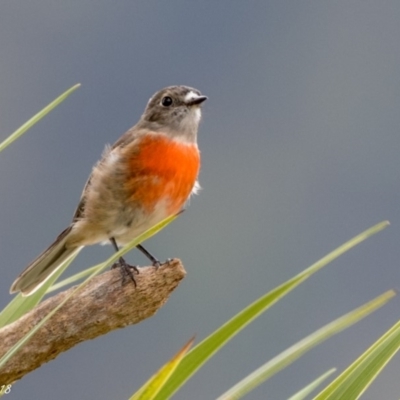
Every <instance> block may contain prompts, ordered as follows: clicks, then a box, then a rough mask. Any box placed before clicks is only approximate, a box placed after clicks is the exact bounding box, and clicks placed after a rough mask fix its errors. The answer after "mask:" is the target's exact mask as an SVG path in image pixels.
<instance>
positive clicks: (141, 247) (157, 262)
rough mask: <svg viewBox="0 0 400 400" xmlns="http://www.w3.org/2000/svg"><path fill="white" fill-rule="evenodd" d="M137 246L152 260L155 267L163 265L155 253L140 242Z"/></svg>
mask: <svg viewBox="0 0 400 400" xmlns="http://www.w3.org/2000/svg"><path fill="white" fill-rule="evenodd" d="M136 248H137V249H138V250H140V251H141V252H142V253H143V254H144V255H145V256H146V257H147V258H148V259H149V260H150V261H151V262H152V264H153V267H156V268H158V267H159V266H160V265H161V263H160V261H159V260H157V258H155V257H154V256H153V254H151V253H150V252H149V251H147V250H146V249H145V248H144V247H143V246H142V245H141V244H138V245H137V246H136Z"/></svg>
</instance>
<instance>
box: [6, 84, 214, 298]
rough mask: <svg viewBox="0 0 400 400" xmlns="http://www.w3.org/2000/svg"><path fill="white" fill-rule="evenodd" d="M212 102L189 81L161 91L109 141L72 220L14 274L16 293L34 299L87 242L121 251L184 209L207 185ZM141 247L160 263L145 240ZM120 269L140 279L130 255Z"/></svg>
mask: <svg viewBox="0 0 400 400" xmlns="http://www.w3.org/2000/svg"><path fill="white" fill-rule="evenodd" d="M205 100H207V96H204V95H202V94H201V92H200V91H199V90H197V89H195V88H192V87H189V86H183V85H179V86H169V87H166V88H164V89H162V90H160V91H158V92H157V93H155V94H154V95H153V96H152V97H151V98H150V100H149V101H148V103H147V106H146V108H145V110H144V112H143V114H142V116H141V117H140V119H139V121H138V122H137V124H136V125H134V126H133V127H132V128H130V129H129V130H128V131H127V132H125V133H124V134H123V135H122V136H121V137H120V138H119V139H118V140H117V141H116V142H115V143H114V144H113V145H112V146H109V145H108V146H106V148H105V150H104V152H103V154H102V156H101V158H100V160H99V161H98V162H97V164H95V165H94V167H93V169H92V172H91V174H90V176H89V178H88V180H87V182H86V185H85V186H84V189H83V192H82V195H81V198H80V201H79V203H78V206H77V208H76V211H75V214H74V215H73V218H72V222H71V223H70V225H69V226H68V227H67V228H66V229H65V230H63V231H62V232H61V233H60V235H59V236H58V237H57V238H56V240H55V241H54V242H53V243H52V244H51V245H50V246H49V247H48V248H47V249H46V250H45V251H43V252H42V253H41V254H40V255H39V256H38V257H37V258H36V259H35V260H34V261H32V262H31V263H30V264H29V265H28V266H27V267H26V268H25V270H24V271H23V272H22V273H21V274H20V275H19V276H18V277H17V278H16V279H15V281H14V283H13V284H12V285H11V288H10V293H15V292H21V293H22V295H23V296H29V295H31V294H32V293H34V292H35V291H36V290H38V289H39V288H40V287H41V286H42V285H43V284H44V283H45V282H46V281H47V280H48V279H49V278H50V277H51V276H52V275H53V274H54V273H55V272H56V271H57V270H58V269H59V268H60V267H61V265H62V264H63V262H65V261H66V260H68V259H69V258H71V257H72V256H73V255H74V254H76V253H77V252H79V251H80V250H81V249H82V248H83V247H84V246H89V245H93V244H98V243H101V244H107V243H111V244H112V245H113V247H114V249H115V250H116V251H118V249H119V247H120V246H122V245H124V244H126V243H128V242H130V241H131V240H132V239H133V238H135V237H137V236H138V235H140V234H141V233H143V232H144V231H146V230H147V229H149V228H151V227H152V226H154V225H155V224H157V223H158V222H161V221H162V220H163V219H165V218H167V217H168V216H171V215H174V214H177V213H179V212H180V211H181V210H182V208H183V207H184V205H185V203H186V202H187V200H188V199H189V197H190V196H191V195H192V194H195V193H197V192H198V190H199V188H200V186H199V184H198V175H199V170H200V152H199V148H198V144H197V133H198V128H199V123H200V120H201V108H202V104H203V103H204V101H205ZM137 248H138V249H139V250H140V251H141V252H142V253H144V254H145V255H146V256H147V257H148V258H149V259H150V261H151V262H152V263H153V265H154V266H156V267H158V266H159V265H160V262H159V261H158V259H157V258H156V257H154V256H153V255H152V254H151V253H150V252H148V251H147V250H146V249H145V248H144V247H143V246H142V245H141V244H139V245H138V246H137ZM118 266H120V267H121V272H122V274H123V275H124V274H125V275H129V276H130V277H131V279H132V280H133V282H134V283H135V280H134V277H133V274H132V270H131V268H134V269H135V270H136V272H138V271H137V268H136V267H132V266H130V265H129V264H127V263H126V262H125V260H124V259H123V258H120V260H119V262H118ZM114 267H115V265H114ZM135 285H136V283H135Z"/></svg>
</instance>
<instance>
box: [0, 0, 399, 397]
mask: <svg viewBox="0 0 400 400" xmlns="http://www.w3.org/2000/svg"><path fill="white" fill-rule="evenodd" d="M399 18H400V3H399V2H398V1H379V2H378V1H351V2H348V1H335V2H313V1H303V2H297V1H251V2H244V1H242V2H239V1H219V2H210V1H203V2H194V1H192V2H188V1H177V0H172V1H168V2H167V1H161V0H159V1H136V2H132V1H119V2H109V1H85V0H79V1H75V0H74V1H68V2H54V1H45V0H35V1H30V2H22V1H18V0H16V1H12V2H11V1H3V2H1V5H0V55H1V56H0V138H1V139H3V138H5V137H7V136H8V135H9V134H10V133H11V132H12V131H14V130H15V129H16V128H17V127H19V126H20V125H21V124H22V123H23V122H25V121H26V120H27V119H28V118H29V117H31V116H32V115H33V114H35V113H36V112H37V111H39V110H40V109H41V108H42V107H43V106H45V105H46V104H48V103H49V102H50V101H51V100H53V99H54V98H55V97H56V96H58V95H59V94H60V93H61V92H63V91H64V90H66V89H67V88H69V87H70V86H72V85H73V84H75V83H78V82H80V83H82V87H81V88H80V89H79V90H78V91H77V92H75V93H74V94H73V95H72V96H71V97H70V98H69V99H68V100H67V101H66V102H64V103H63V104H62V105H61V106H60V107H58V108H57V109H56V110H55V111H54V112H52V113H51V114H50V115H49V116H47V117H46V118H45V119H44V120H42V121H41V122H40V123H39V124H37V125H36V126H35V127H34V128H33V129H31V130H30V131H29V132H28V134H26V135H25V136H24V137H23V138H22V139H20V140H18V142H16V143H15V144H13V145H12V146H11V147H9V148H7V150H6V151H4V152H2V153H1V155H0V171H1V173H0V190H1V208H0V227H1V229H0V252H1V259H2V266H1V272H2V279H1V282H0V284H1V290H0V308H2V307H4V306H5V305H6V304H7V303H8V301H9V300H10V299H11V297H10V296H9V294H8V290H9V287H10V285H11V283H12V281H13V280H14V278H15V277H16V275H17V274H19V273H20V272H21V270H22V269H23V268H24V267H25V266H26V264H27V263H28V262H30V261H31V260H32V259H33V258H34V257H36V256H37V255H38V253H39V252H40V251H42V250H43V249H44V248H45V247H46V246H47V245H49V244H50V242H51V241H52V240H53V239H54V238H55V236H56V235H57V234H58V233H59V232H60V231H61V230H62V229H63V228H65V227H66V226H67V224H68V223H69V221H70V219H71V216H72V213H73V211H74V208H75V206H76V204H77V202H78V199H79V197H80V193H81V190H82V187H83V185H84V183H85V181H86V178H87V176H88V174H89V172H90V170H91V167H92V165H93V164H94V163H95V162H96V160H97V159H98V158H99V157H100V154H101V152H102V150H103V148H104V145H105V144H106V143H112V142H114V141H115V140H116V139H117V138H118V137H119V136H120V135H121V134H122V133H123V132H124V131H125V130H126V129H128V128H129V127H130V126H131V125H133V124H134V123H135V122H136V121H137V119H138V118H139V116H140V114H141V113H142V111H143V108H144V106H145V104H146V102H147V100H148V98H149V97H150V96H151V95H152V94H153V93H154V92H155V91H157V90H159V89H160V88H162V87H164V86H168V85H172V84H185V85H190V86H194V87H196V88H198V89H200V90H201V91H202V92H203V93H204V94H206V95H207V96H209V101H208V102H207V103H206V104H205V107H204V112H203V122H202V125H201V128H200V135H199V145H200V148H201V151H202V169H201V176H200V183H201V185H202V187H203V190H202V191H201V193H200V195H199V196H196V197H195V198H193V199H192V201H191V204H190V207H189V209H188V211H187V212H186V213H185V214H184V215H182V217H181V218H179V220H178V221H176V222H175V223H174V224H173V225H171V226H169V227H168V228H167V229H166V230H165V231H163V232H162V233H160V234H159V235H158V236H157V237H154V238H152V239H151V240H150V241H149V242H148V243H146V245H147V246H146V247H148V248H149V250H151V251H152V252H154V253H155V254H156V255H157V256H158V257H159V258H161V259H165V258H167V257H180V258H181V259H182V260H183V263H184V265H185V267H186V269H187V272H188V275H187V278H186V279H185V281H184V282H183V283H182V284H181V286H180V287H179V288H178V289H177V290H176V292H175V293H174V294H173V296H172V297H171V299H170V301H169V302H168V303H167V304H166V306H165V307H164V308H163V309H161V310H160V311H159V313H158V314H157V315H156V316H154V317H153V318H151V319H149V320H147V321H145V322H143V323H141V324H139V325H137V326H131V327H127V328H125V329H123V330H119V331H116V332H113V333H111V334H109V335H107V336H105V337H101V338H98V339H96V340H93V341H91V342H86V343H83V344H81V345H79V346H77V347H75V348H74V349H72V350H71V351H69V352H68V353H66V354H63V355H61V356H60V357H58V358H57V359H56V360H55V361H52V362H50V363H48V364H47V365H44V366H43V367H42V368H40V369H39V370H37V371H34V372H33V373H31V374H29V375H28V376H26V377H25V378H24V379H23V380H22V381H20V382H18V384H16V385H15V386H14V387H13V389H12V394H10V395H8V396H7V399H27V398H34V399H56V398H57V399H59V400H63V399H70V398H71V396H72V397H73V398H79V399H95V398H96V399H126V398H128V397H129V395H130V394H131V393H132V392H133V391H134V390H135V389H137V388H138V387H139V386H140V385H141V384H142V383H143V382H145V381H146V380H147V378H148V377H149V376H150V375H151V374H153V373H154V372H155V371H156V370H157V369H158V368H159V367H160V366H161V365H162V364H163V363H164V362H166V361H167V360H168V359H169V358H170V357H171V356H172V355H173V354H174V353H175V352H176V351H177V350H178V349H179V348H180V347H181V346H182V345H183V344H184V343H185V342H186V341H187V340H188V339H189V338H190V337H191V336H192V335H193V334H196V338H197V341H200V340H201V339H203V338H204V337H205V336H206V335H208V334H209V333H211V332H212V331H213V330H214V329H216V328H217V327H218V326H220V325H221V324H222V323H224V322H225V321H226V320H227V319H229V318H230V317H231V316H233V315H234V314H235V313H237V312H238V311H239V310H241V309H242V308H243V307H245V306H246V305H248V304H249V303H250V302H252V301H253V300H255V299H256V298H258V297H259V296H261V295H262V294H264V293H266V292H267V291H269V290H271V289H272V288H274V287H275V286H277V285H278V284H280V283H282V282H283V281H285V280H286V279H288V278H290V277H292V276H293V275H295V274H297V273H298V272H300V271H301V270H303V269H304V268H305V267H307V266H308V265H310V264H311V263H313V262H314V261H316V260H317V259H319V258H320V257H322V256H323V255H325V254H326V253H327V252H329V251H330V250H332V249H334V248H335V247H336V246H338V245H340V244H341V243H343V242H344V241H346V240H347V239H349V238H351V237H352V236H354V235H355V234H357V233H359V232H361V231H362V230H364V229H366V228H368V227H369V226H371V225H373V224H375V223H377V222H379V221H381V220H383V219H389V220H390V221H391V223H392V225H391V226H390V227H389V228H388V229H386V230H385V231H384V232H382V233H380V234H379V235H377V236H375V237H373V238H372V239H370V240H368V241H367V242H365V243H363V244H362V245H360V246H358V247H357V248H356V249H354V250H352V251H351V252H350V253H348V254H346V255H345V256H343V257H341V258H340V259H339V260H337V261H335V262H334V263H333V264H332V265H330V266H329V267H327V268H326V269H324V270H323V271H321V272H319V273H318V274H317V275H315V276H314V277H312V278H311V279H310V280H308V281H307V282H306V283H304V284H303V285H302V286H301V287H300V288H298V289H297V290H295V291H294V292H293V293H291V294H290V295H289V296H287V297H286V298H285V299H284V300H282V301H281V302H279V303H278V304H277V305H276V306H274V307H273V308H272V309H271V310H270V311H269V312H268V313H266V314H264V315H263V316H262V317H261V318H259V319H258V320H257V321H256V322H255V323H253V324H252V325H251V326H249V327H247V328H246V329H245V330H244V331H243V332H242V333H241V334H240V335H239V336H237V337H236V338H235V339H234V340H233V341H232V342H231V343H229V345H227V346H226V347H225V348H224V350H223V351H221V352H220V353H219V354H218V355H217V356H215V357H214V358H213V359H212V360H211V361H210V362H209V363H208V364H207V365H205V367H204V368H203V369H202V370H201V371H200V372H199V373H198V374H197V375H196V376H195V377H194V378H193V379H192V380H191V381H190V382H189V383H188V384H187V385H186V386H185V387H184V389H183V390H181V391H180V392H179V394H177V395H176V396H175V397H174V398H175V399H194V400H197V399H199V400H202V399H213V398H215V397H217V396H218V395H220V394H221V393H222V392H224V391H225V390H226V389H228V388H229V387H231V386H232V385H233V384H234V383H236V382H237V381H238V380H240V379H241V378H243V377H244V376H245V375H247V374H248V373H250V372H251V371H252V370H254V369H255V368H257V367H259V366H260V365H261V364H262V363H264V362H266V361H267V360H269V359H270V358H272V357H273V356H274V355H276V354H278V353H279V352H281V351H282V350H284V349H285V348H287V347H288V346H289V345H291V344H293V343H295V342H296V341H298V340H300V339H301V338H302V337H304V336H306V335H307V334H309V333H311V332H312V331H314V330H316V329H317V328H319V327H321V326H322V325H324V324H326V323H328V322H329V321H331V320H333V319H334V318H337V317H339V316H340V315H342V314H344V313H345V312H348V311H350V310H351V309H353V308H355V307H357V306H360V305H361V304H363V303H364V302H366V301H368V300H370V299H372V298H373V297H375V296H377V295H379V294H381V293H382V292H384V291H386V290H387V289H389V288H398V287H399V281H400V276H399V255H400V246H399V243H400V213H399V205H400V201H399V200H400V175H399V152H400V133H399V132H400V112H399V100H400V78H399V77H400V45H399V43H400V23H399ZM111 251H112V249H111V247H100V246H95V247H92V248H88V249H85V250H84V251H83V252H82V253H81V254H80V256H79V257H78V259H77V261H76V263H75V264H74V265H73V266H72V267H71V269H70V271H69V273H74V272H77V271H79V270H82V269H83V268H85V267H88V266H91V265H93V264H95V263H97V262H99V261H102V260H104V259H105V258H106V257H107V256H109V255H110V254H111ZM128 260H129V261H130V262H132V263H133V262H138V263H141V264H143V263H146V260H145V259H144V258H143V257H142V256H141V255H140V254H139V253H138V252H132V253H131V254H130V255H129V256H128ZM399 314H400V312H399V300H398V299H394V300H393V301H392V302H391V303H390V304H388V305H387V306H385V307H384V309H381V310H379V311H378V312H376V313H375V314H373V315H372V316H370V317H369V318H367V319H366V320H364V321H362V322H361V323H359V324H358V325H357V326H355V327H352V328H351V329H349V330H348V331H346V332H344V333H342V334H340V335H338V336H336V337H334V338H333V339H331V340H329V341H328V342H326V343H325V344H323V345H322V346H320V347H319V348H317V349H314V350H313V351H311V352H310V353H309V354H307V355H306V356H305V357H303V358H302V359H300V360H299V361H297V362H296V363H295V364H293V365H292V366H290V367H289V368H288V369H287V370H285V371H283V372H282V373H280V374H279V375H277V376H275V377H274V378H273V379H271V380H270V381H268V382H267V383H265V384H264V385H263V386H261V387H260V388H259V389H257V390H256V391H254V392H253V393H252V394H250V395H249V396H248V397H247V398H248V399H264V398H269V399H285V398H287V397H289V396H290V395H291V394H293V392H295V391H297V390H298V389H300V388H301V387H303V386H304V385H306V384H307V383H308V382H310V381H311V380H312V379H314V378H315V377H316V376H318V375H319V374H321V373H322V372H324V371H326V370H327V369H329V368H331V367H333V366H335V367H337V368H339V370H343V369H344V368H345V367H346V366H347V365H348V364H349V363H350V362H352V361H353V360H354V359H355V358H356V357H357V356H358V355H359V354H361V353H362V352H363V351H364V350H365V349H366V348H367V347H368V346H369V345H370V344H371V343H372V342H373V341H374V340H376V339H377V338H378V337H379V336H380V335H381V334H382V333H383V332H384V331H386V330H387V329H388V328H389V327H390V326H392V324H393V323H394V322H396V321H397V320H398V318H399ZM399 368H400V360H399V358H394V360H393V361H392V362H391V363H390V364H389V366H388V367H387V368H386V369H385V371H384V372H383V373H382V375H381V376H380V377H379V378H378V379H377V380H376V381H375V383H374V384H373V385H372V386H371V388H370V390H369V391H368V392H367V394H365V395H364V397H363V398H364V399H380V400H385V399H394V398H398V397H399V393H400V381H399V379H398V376H399Z"/></svg>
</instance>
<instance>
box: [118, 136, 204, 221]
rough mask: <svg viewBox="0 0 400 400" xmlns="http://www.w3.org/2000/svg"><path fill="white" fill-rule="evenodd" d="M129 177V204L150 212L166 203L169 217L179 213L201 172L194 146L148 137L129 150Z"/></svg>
mask: <svg viewBox="0 0 400 400" xmlns="http://www.w3.org/2000/svg"><path fill="white" fill-rule="evenodd" d="M126 156H127V157H128V158H129V165H130V175H129V178H128V179H127V181H126V187H125V189H126V190H127V191H128V192H129V193H130V200H131V201H132V202H139V203H140V204H141V205H142V206H143V207H144V208H145V209H146V210H147V211H149V212H151V211H152V209H154V207H155V206H156V204H157V203H158V202H159V201H165V202H166V205H167V211H168V214H174V213H177V212H179V211H180V209H181V208H182V206H183V205H184V203H185V201H186V200H187V198H188V197H189V195H190V192H191V191H192V189H193V186H194V184H195V182H196V179H197V176H198V173H199V169H200V154H199V150H198V148H197V145H196V144H186V143H180V142H178V141H175V140H172V139H169V138H167V137H165V136H164V135H148V136H146V137H144V138H142V139H141V140H140V142H139V143H137V146H136V145H135V149H133V151H129V150H128V154H126Z"/></svg>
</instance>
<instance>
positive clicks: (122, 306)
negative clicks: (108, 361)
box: [0, 259, 186, 385]
mask: <svg viewBox="0 0 400 400" xmlns="http://www.w3.org/2000/svg"><path fill="white" fill-rule="evenodd" d="M185 274H186V272H185V269H184V268H183V265H182V264H181V262H180V260H178V259H174V260H172V261H170V262H168V263H166V264H163V265H161V266H160V267H159V268H158V269H157V270H156V269H155V268H154V267H143V268H140V273H139V274H138V275H136V274H135V279H136V283H137V287H135V285H134V284H133V282H132V281H131V280H130V279H129V278H127V279H126V282H125V284H124V285H122V279H121V273H120V271H119V268H117V269H114V270H110V271H107V272H105V273H103V274H101V275H99V276H95V277H94V278H92V279H91V280H90V281H89V283H87V284H86V285H85V286H84V287H83V288H82V289H81V290H80V291H79V292H78V293H76V294H75V295H74V296H72V298H71V299H69V300H68V301H67V302H66V303H65V304H64V305H63V306H62V307H61V308H60V310H58V311H57V312H56V313H55V314H54V315H53V317H52V318H50V320H49V321H47V322H46V323H45V324H44V326H42V327H41V328H40V329H39V330H38V332H36V334H35V335H34V336H33V337H32V338H31V340H30V341H29V342H28V343H27V344H26V345H25V346H23V347H22V349H21V350H20V351H19V352H18V353H17V354H15V355H14V357H13V358H11V359H10V360H9V361H8V363H7V364H6V365H5V366H4V367H3V368H2V369H1V371H0V385H4V384H10V383H12V382H14V381H16V380H18V379H20V378H22V377H23V376H24V375H26V374H27V373H28V372H30V371H33V370H34V369H36V368H38V367H40V366H41V365H42V364H43V363H45V362H48V361H50V360H52V359H54V358H56V357H57V356H58V355H59V354H60V353H62V352H64V351H67V350H68V349H70V348H71V347H73V346H75V345H76V344H78V343H80V342H83V341H85V340H89V339H94V338H95V337H97V336H100V335H104V334H106V333H108V332H110V331H112V330H114V329H117V328H122V327H124V326H127V325H132V324H137V323H138V322H140V321H142V320H144V319H146V318H148V317H150V316H152V315H154V314H155V313H156V312H157V310H158V309H159V308H160V307H161V306H162V305H163V304H164V303H165V302H166V301H167V299H168V297H169V295H170V294H171V292H172V291H173V290H174V289H175V288H176V287H177V286H178V284H179V282H180V281H181V280H182V279H183V278H184V277H185ZM73 289H74V288H70V289H68V290H66V291H64V292H61V293H59V294H57V295H55V296H53V297H50V298H49V299H47V300H45V301H44V302H43V303H40V304H39V305H38V306H36V307H35V308H34V309H33V310H31V311H30V312H28V313H27V314H25V315H24V316H22V317H21V318H20V319H18V320H17V321H14V322H13V323H11V324H10V325H7V326H5V327H3V328H2V329H0V357H1V356H2V355H4V354H5V353H6V352H7V351H8V350H9V349H10V348H11V347H12V346H13V345H14V344H15V343H16V342H18V340H20V339H21V338H22V337H23V336H24V335H25V334H26V333H27V332H28V331H29V330H30V329H32V328H33V327H34V326H35V325H36V324H37V323H38V322H39V321H40V320H41V319H42V318H43V317H45V316H46V315H47V314H48V313H49V312H50V311H51V310H53V309H54V308H55V307H56V306H57V305H58V304H60V302H61V301H62V300H63V299H64V298H65V296H67V295H68V294H69V293H70V292H71V291H72V290H73Z"/></svg>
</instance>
